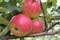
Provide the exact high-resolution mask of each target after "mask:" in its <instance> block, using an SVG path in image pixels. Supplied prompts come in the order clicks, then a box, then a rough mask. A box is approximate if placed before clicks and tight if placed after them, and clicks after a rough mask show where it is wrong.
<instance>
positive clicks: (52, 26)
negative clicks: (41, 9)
mask: <svg viewBox="0 0 60 40" xmlns="http://www.w3.org/2000/svg"><path fill="white" fill-rule="evenodd" d="M57 24H60V22H56V23H55V24H53V25H52V26H51V27H49V28H47V30H46V31H49V30H50V29H51V28H53V27H54V26H55V25H57Z"/></svg>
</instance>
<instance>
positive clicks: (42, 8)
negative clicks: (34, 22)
mask: <svg viewBox="0 0 60 40" xmlns="http://www.w3.org/2000/svg"><path fill="white" fill-rule="evenodd" d="M40 5H41V8H42V12H43V15H44V23H45V31H46V28H47V22H46V16H45V12H44V9H43V6H42V2H41V0H40Z"/></svg>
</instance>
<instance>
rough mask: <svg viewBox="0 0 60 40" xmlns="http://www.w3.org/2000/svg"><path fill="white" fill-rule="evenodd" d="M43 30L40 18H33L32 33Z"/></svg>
mask: <svg viewBox="0 0 60 40" xmlns="http://www.w3.org/2000/svg"><path fill="white" fill-rule="evenodd" d="M43 30H44V23H43V21H42V20H41V19H34V20H33V27H32V33H41V32H43Z"/></svg>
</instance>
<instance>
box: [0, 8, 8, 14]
mask: <svg viewBox="0 0 60 40" xmlns="http://www.w3.org/2000/svg"><path fill="white" fill-rule="evenodd" d="M0 12H5V13H7V12H9V10H8V9H6V8H4V7H0Z"/></svg>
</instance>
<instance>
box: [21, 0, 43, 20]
mask: <svg viewBox="0 0 60 40" xmlns="http://www.w3.org/2000/svg"><path fill="white" fill-rule="evenodd" d="M26 1H27V2H24V3H23V5H22V11H23V13H24V14H25V15H27V16H29V17H30V18H32V19H34V18H38V16H39V15H40V13H41V12H42V9H41V5H40V2H39V1H37V0H26Z"/></svg>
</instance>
